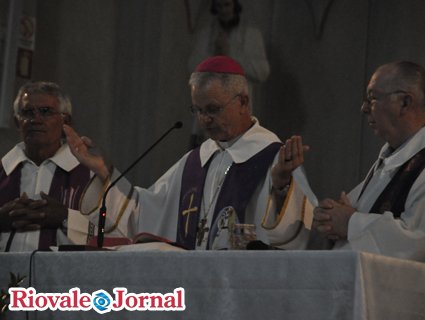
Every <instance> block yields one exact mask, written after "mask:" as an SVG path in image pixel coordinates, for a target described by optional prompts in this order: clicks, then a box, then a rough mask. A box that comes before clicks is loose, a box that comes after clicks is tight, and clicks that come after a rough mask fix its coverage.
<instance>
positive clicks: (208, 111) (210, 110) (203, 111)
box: [189, 93, 241, 118]
mask: <svg viewBox="0 0 425 320" xmlns="http://www.w3.org/2000/svg"><path fill="white" fill-rule="evenodd" d="M240 95H241V94H240V93H238V94H237V95H235V96H233V97H232V98H231V99H230V100H229V101H227V102H226V103H225V104H223V105H218V104H209V105H207V106H206V107H205V108H200V107H197V106H194V105H191V106H190V107H189V108H190V112H192V114H194V115H197V116H200V115H205V116H208V117H212V118H213V117H215V116H217V115H218V114H219V113H221V111H222V110H223V109H224V108H225V107H227V106H228V105H229V104H230V103H231V102H232V101H233V100H235V98H236V97H239V96H240Z"/></svg>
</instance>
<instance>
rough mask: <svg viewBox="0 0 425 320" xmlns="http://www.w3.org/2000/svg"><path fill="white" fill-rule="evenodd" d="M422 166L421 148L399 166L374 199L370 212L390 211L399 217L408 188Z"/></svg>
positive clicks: (423, 152)
mask: <svg viewBox="0 0 425 320" xmlns="http://www.w3.org/2000/svg"><path fill="white" fill-rule="evenodd" d="M424 168H425V149H422V150H421V151H419V152H418V153H416V154H415V155H414V156H413V157H412V158H410V159H409V161H407V162H405V163H404V164H403V165H402V166H401V167H400V169H399V170H398V171H397V173H396V174H395V175H394V177H393V178H392V179H391V181H390V183H389V184H388V185H387V186H386V187H385V189H384V191H382V193H381V194H380V195H379V197H378V199H376V201H375V203H374V205H373V206H372V209H371V210H370V212H373V213H381V214H382V213H384V212H385V211H391V212H392V213H393V215H394V218H400V215H401V213H402V212H403V211H404V205H405V203H406V199H407V196H408V194H409V192H410V189H411V188H412V185H413V183H414V182H415V181H416V179H417V178H418V176H419V175H420V174H421V172H422V171H423V170H424Z"/></svg>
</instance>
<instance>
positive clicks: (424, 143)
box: [379, 127, 425, 171]
mask: <svg viewBox="0 0 425 320" xmlns="http://www.w3.org/2000/svg"><path fill="white" fill-rule="evenodd" d="M423 148H425V127H424V128H422V129H420V130H419V131H418V132H417V133H416V134H415V135H414V136H412V137H411V138H409V139H408V140H407V141H406V142H404V143H403V144H402V145H401V146H400V147H398V148H397V149H396V150H394V151H393V152H391V149H390V146H389V144H388V143H386V144H385V145H384V146H383V147H382V149H381V151H380V152H379V159H382V161H383V163H384V169H383V170H384V171H387V170H392V169H394V168H398V167H400V166H401V165H403V164H404V163H405V162H406V161H408V160H409V159H410V158H411V157H413V156H414V155H415V154H416V153H418V152H419V151H420V150H422V149H423Z"/></svg>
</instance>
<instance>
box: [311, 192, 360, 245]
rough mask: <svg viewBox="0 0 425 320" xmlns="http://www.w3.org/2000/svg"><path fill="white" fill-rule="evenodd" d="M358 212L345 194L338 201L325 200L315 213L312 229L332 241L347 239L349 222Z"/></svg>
mask: <svg viewBox="0 0 425 320" xmlns="http://www.w3.org/2000/svg"><path fill="white" fill-rule="evenodd" d="M355 211H356V209H355V208H353V206H352V205H351V203H350V200H349V199H348V197H347V195H346V194H345V192H342V193H341V198H340V199H339V200H338V201H336V200H332V199H325V200H322V201H321V202H320V203H319V206H318V207H316V208H315V209H314V212H313V225H312V228H313V229H314V230H316V231H317V232H319V233H320V234H322V235H323V236H324V237H326V238H328V239H330V240H339V239H346V238H347V234H348V222H349V220H350V218H351V216H352V215H353V213H354V212H355Z"/></svg>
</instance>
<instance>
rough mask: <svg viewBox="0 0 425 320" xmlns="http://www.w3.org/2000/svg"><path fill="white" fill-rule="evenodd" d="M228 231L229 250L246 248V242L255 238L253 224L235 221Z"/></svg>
mask: <svg viewBox="0 0 425 320" xmlns="http://www.w3.org/2000/svg"><path fill="white" fill-rule="evenodd" d="M229 231H230V233H229V250H246V246H247V245H248V243H250V242H251V241H254V240H257V234H256V231H255V224H247V223H235V224H234V225H232V226H231V227H230V230H229Z"/></svg>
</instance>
